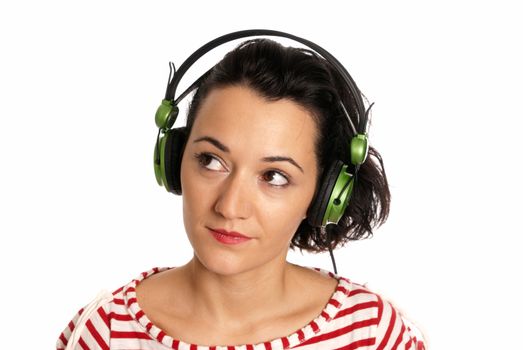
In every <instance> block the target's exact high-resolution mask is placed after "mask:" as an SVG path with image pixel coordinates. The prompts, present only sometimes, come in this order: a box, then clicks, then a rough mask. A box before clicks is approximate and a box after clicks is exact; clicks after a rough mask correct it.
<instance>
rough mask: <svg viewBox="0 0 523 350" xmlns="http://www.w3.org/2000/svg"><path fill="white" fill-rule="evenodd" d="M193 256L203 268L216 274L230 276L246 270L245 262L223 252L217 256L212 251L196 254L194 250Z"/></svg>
mask: <svg viewBox="0 0 523 350" xmlns="http://www.w3.org/2000/svg"><path fill="white" fill-rule="evenodd" d="M209 255H210V256H209ZM194 256H195V259H198V263H199V264H200V265H202V267H203V268H205V269H207V270H208V271H209V272H212V273H215V274H217V275H222V276H232V275H236V274H238V273H241V272H244V271H245V270H246V266H245V263H242V261H241V260H240V259H238V257H227V256H226V255H225V254H220V255H219V256H218V255H217V254H214V253H210V254H205V253H203V254H198V253H197V252H196V251H195V254H194Z"/></svg>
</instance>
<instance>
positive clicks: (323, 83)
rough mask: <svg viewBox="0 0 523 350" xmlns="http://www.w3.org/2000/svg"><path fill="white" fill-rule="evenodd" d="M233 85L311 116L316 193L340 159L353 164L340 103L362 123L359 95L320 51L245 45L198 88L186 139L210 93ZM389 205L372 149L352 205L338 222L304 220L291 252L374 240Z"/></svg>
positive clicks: (348, 131)
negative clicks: (322, 223) (315, 224)
mask: <svg viewBox="0 0 523 350" xmlns="http://www.w3.org/2000/svg"><path fill="white" fill-rule="evenodd" d="M232 85H239V86H246V87H249V88H251V89H253V90H254V91H255V92H257V93H258V94H259V95H260V96H262V97H264V98H266V99H267V100H270V101H275V100H280V99H289V100H291V101H294V102H295V103H297V104H299V105H301V106H303V107H305V108H306V109H307V110H309V111H310V112H312V113H311V114H312V115H313V119H314V121H315V123H316V125H317V130H318V131H317V134H316V140H315V150H316V152H315V153H316V159H317V167H318V178H317V179H316V180H317V181H316V191H317V190H318V188H319V181H321V179H322V176H323V173H324V172H325V171H326V170H327V169H328V168H329V165H330V164H332V163H333V162H334V161H335V160H336V159H338V160H341V161H343V162H344V163H345V164H350V154H349V141H350V139H351V137H353V136H354V133H353V131H352V129H351V128H350V124H349V121H348V120H347V117H346V115H345V114H344V113H343V111H342V110H341V108H340V106H339V103H338V102H339V101H340V100H341V102H342V103H343V104H344V106H345V107H346V109H347V111H348V113H349V116H351V119H353V123H354V124H355V125H357V120H356V117H354V116H355V115H357V114H356V108H357V107H356V103H355V100H354V96H352V95H351V92H350V90H349V89H348V87H347V85H346V84H345V83H344V82H343V80H342V78H341V77H340V76H339V73H338V72H337V71H336V70H335V69H334V68H333V67H332V65H331V64H330V63H329V62H327V61H326V60H325V59H323V58H322V57H320V56H319V55H317V54H316V53H315V52H313V51H311V50H308V49H302V48H294V47H284V46H282V45H281V44H279V43H277V42H275V41H272V40H268V39H253V40H248V41H246V42H243V43H242V44H240V45H239V46H238V47H237V48H236V49H234V50H233V51H231V52H229V53H228V54H227V55H225V57H224V58H223V59H222V60H221V61H220V62H219V63H218V64H216V65H215V66H214V67H213V68H212V69H211V70H210V71H209V72H207V74H206V76H205V77H204V78H203V80H202V82H201V84H200V86H198V88H197V90H196V92H195V94H194V96H193V99H192V101H191V103H190V105H189V110H188V114H187V127H186V129H187V135H189V134H190V132H191V129H192V126H193V125H194V121H195V118H196V116H197V113H198V110H199V107H200V105H201V103H202V101H203V100H204V99H205V98H206V96H207V95H208V94H209V93H210V91H211V90H213V89H216V88H220V87H226V86H232ZM362 97H363V95H362ZM389 207H390V191H389V187H388V182H387V176H386V174H385V168H384V166H383V160H382V158H381V156H380V154H379V153H378V152H377V151H376V149H374V148H373V147H372V146H370V147H369V155H368V157H367V159H366V161H365V162H364V163H363V164H362V165H361V166H360V168H359V171H358V175H357V180H356V183H355V185H354V190H353V193H352V196H351V199H350V202H349V205H348V206H347V209H346V210H345V213H344V214H343V216H342V217H341V219H340V221H339V222H338V224H329V225H327V226H326V227H312V226H311V225H309V223H308V222H307V220H306V219H305V220H303V221H302V222H301V224H300V225H299V227H298V229H297V231H296V232H295V234H294V236H293V237H292V240H291V244H290V248H291V249H294V248H299V249H300V250H306V251H309V252H324V251H326V250H328V249H329V248H330V249H335V248H336V247H338V246H343V245H344V244H345V243H347V242H348V241H351V240H358V239H363V238H367V237H371V236H372V234H373V232H372V230H373V229H374V228H375V227H378V226H379V225H381V224H383V223H384V222H385V221H386V220H387V217H388V214H389Z"/></svg>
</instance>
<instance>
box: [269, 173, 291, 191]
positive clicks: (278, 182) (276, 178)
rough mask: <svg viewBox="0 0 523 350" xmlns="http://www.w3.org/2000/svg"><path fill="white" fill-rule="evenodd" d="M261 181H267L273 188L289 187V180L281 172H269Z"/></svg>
mask: <svg viewBox="0 0 523 350" xmlns="http://www.w3.org/2000/svg"><path fill="white" fill-rule="evenodd" d="M263 180H265V181H267V182H268V183H269V184H270V185H271V186H274V187H286V186H288V185H289V179H288V178H287V176H285V175H283V174H282V173H281V172H279V171H276V170H269V171H267V172H266V173H265V174H264V175H263Z"/></svg>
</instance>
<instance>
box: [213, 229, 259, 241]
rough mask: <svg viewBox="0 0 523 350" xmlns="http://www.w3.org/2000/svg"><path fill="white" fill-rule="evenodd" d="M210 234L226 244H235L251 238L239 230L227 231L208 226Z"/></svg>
mask: <svg viewBox="0 0 523 350" xmlns="http://www.w3.org/2000/svg"><path fill="white" fill-rule="evenodd" d="M209 231H210V233H211V235H212V236H213V237H214V238H215V239H216V240H217V241H218V242H220V243H223V244H227V245H236V244H240V243H243V242H247V241H250V240H251V239H252V238H250V237H247V236H245V235H243V234H241V233H239V232H229V231H226V230H223V229H216V230H215V229H211V228H209Z"/></svg>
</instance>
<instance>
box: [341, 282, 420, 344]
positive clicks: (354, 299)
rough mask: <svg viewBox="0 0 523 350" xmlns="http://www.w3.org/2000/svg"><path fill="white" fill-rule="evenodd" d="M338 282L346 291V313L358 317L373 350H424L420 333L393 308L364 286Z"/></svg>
mask: <svg viewBox="0 0 523 350" xmlns="http://www.w3.org/2000/svg"><path fill="white" fill-rule="evenodd" d="M340 278H341V279H342V280H344V281H345V282H346V283H347V286H348V289H349V291H348V298H347V305H346V308H345V310H346V311H345V312H348V311H350V312H352V313H355V314H357V313H360V314H359V316H358V317H359V319H360V320H361V321H363V323H365V324H366V325H367V326H368V327H369V328H368V330H369V336H370V337H371V339H373V340H372V342H373V343H374V345H375V349H384V350H385V349H413V350H423V349H425V343H424V339H423V336H422V334H421V332H420V331H419V330H418V329H417V327H416V326H415V325H414V324H413V323H412V322H410V321H409V320H408V319H407V318H406V317H405V316H404V315H403V314H402V312H401V311H400V310H399V309H398V308H397V307H396V306H395V305H393V304H392V303H391V302H390V301H388V300H387V299H385V298H383V297H382V296H381V295H380V294H378V293H376V292H374V291H372V290H370V289H369V288H368V287H367V286H366V285H362V284H358V283H354V282H352V281H350V280H349V279H347V278H345V277H340ZM347 310H348V311H347Z"/></svg>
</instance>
